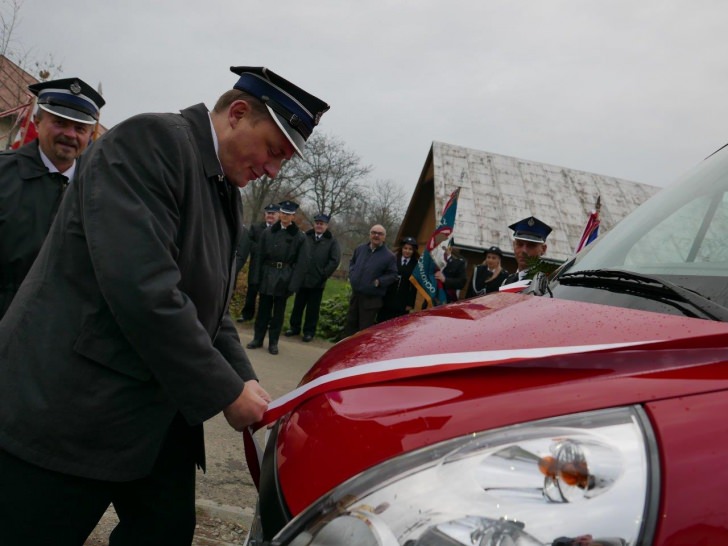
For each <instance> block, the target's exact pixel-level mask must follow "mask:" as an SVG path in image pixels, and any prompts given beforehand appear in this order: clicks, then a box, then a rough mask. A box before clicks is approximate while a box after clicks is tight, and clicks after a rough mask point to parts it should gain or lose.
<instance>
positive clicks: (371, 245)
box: [344, 224, 397, 336]
mask: <svg viewBox="0 0 728 546" xmlns="http://www.w3.org/2000/svg"><path fill="white" fill-rule="evenodd" d="M386 237H387V230H386V229H384V227H383V226H380V225H379V224H377V225H374V226H372V228H371V229H370V230H369V242H368V243H364V244H361V245H359V246H358V247H357V248H356V250H354V254H353V255H352V257H351V260H350V261H349V283H351V299H350V300H349V312H348V314H347V317H346V327H345V328H344V336H350V335H352V334H354V333H356V332H358V331H359V330H363V329H364V328H368V327H369V326H371V325H372V324H374V323H375V322H376V318H377V313H378V312H379V309H380V308H381V307H382V304H383V298H384V294H385V293H386V292H387V287H388V286H389V285H390V284H392V283H394V282H395V281H396V280H397V258H396V257H395V256H394V254H393V253H392V252H391V251H390V250H389V249H388V248H387V247H386V245H385V244H384V241H385V239H386Z"/></svg>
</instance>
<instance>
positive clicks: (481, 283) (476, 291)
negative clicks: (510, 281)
mask: <svg viewBox="0 0 728 546" xmlns="http://www.w3.org/2000/svg"><path fill="white" fill-rule="evenodd" d="M491 275H492V273H491V272H490V270H489V269H488V266H486V265H476V266H475V268H474V269H473V278H472V280H471V281H470V283H469V284H468V291H467V297H469V298H472V297H473V296H482V295H483V294H490V293H491V292H498V289H499V288H500V286H501V285H502V284H503V281H504V280H505V279H506V278H507V277H508V271H506V270H505V269H501V271H500V273H498V276H497V277H496V278H494V279H493V280H491V281H488V282H486V279H489V278H490V276H491Z"/></svg>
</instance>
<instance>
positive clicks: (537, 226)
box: [508, 216, 551, 243]
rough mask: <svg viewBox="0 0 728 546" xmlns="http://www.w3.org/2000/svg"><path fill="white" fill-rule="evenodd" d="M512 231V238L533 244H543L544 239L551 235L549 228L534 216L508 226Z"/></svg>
mask: <svg viewBox="0 0 728 546" xmlns="http://www.w3.org/2000/svg"><path fill="white" fill-rule="evenodd" d="M508 227H509V228H510V229H512V230H513V238H514V239H519V240H521V241H531V242H533V243H545V242H546V237H548V236H549V233H551V227H550V226H548V225H546V224H544V223H543V222H542V221H541V220H539V219H538V218H536V217H535V216H529V217H528V218H524V219H523V220H521V221H519V222H516V223H515V224H511V225H510V226H508Z"/></svg>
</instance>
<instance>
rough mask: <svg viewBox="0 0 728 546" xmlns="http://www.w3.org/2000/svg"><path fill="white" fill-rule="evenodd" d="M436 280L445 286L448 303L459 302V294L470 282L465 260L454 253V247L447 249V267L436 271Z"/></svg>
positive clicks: (448, 246) (449, 246) (450, 246)
mask: <svg viewBox="0 0 728 546" xmlns="http://www.w3.org/2000/svg"><path fill="white" fill-rule="evenodd" d="M435 278H436V279H437V280H438V281H440V282H441V283H442V284H443V287H444V288H445V293H446V294H447V303H451V302H453V301H458V292H459V291H460V290H462V289H463V288H465V283H466V282H468V277H467V272H466V271H465V260H463V259H462V258H460V257H459V256H457V255H456V254H455V253H454V249H453V247H452V245H450V244H448V245H447V247H446V248H445V267H444V268H442V269H440V270H439V271H435Z"/></svg>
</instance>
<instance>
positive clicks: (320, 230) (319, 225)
mask: <svg viewBox="0 0 728 546" xmlns="http://www.w3.org/2000/svg"><path fill="white" fill-rule="evenodd" d="M328 227H329V225H328V224H327V223H326V222H322V221H321V220H316V221H315V222H314V223H313V231H314V233H315V234H316V235H323V234H324V232H325V231H326V229H327V228H328Z"/></svg>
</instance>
